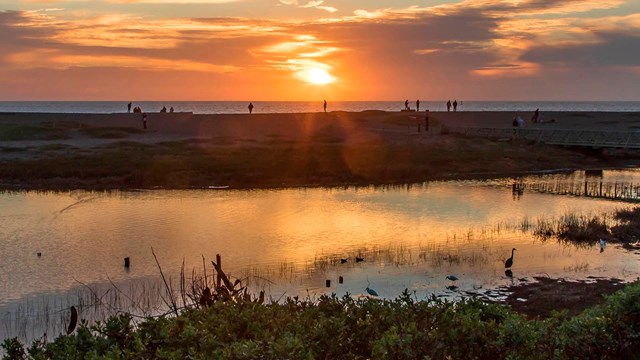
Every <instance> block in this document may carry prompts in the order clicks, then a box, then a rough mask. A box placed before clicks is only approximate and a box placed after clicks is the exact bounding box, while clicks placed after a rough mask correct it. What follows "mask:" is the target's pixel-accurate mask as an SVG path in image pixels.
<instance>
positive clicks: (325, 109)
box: [324, 100, 327, 112]
mask: <svg viewBox="0 0 640 360" xmlns="http://www.w3.org/2000/svg"><path fill="white" fill-rule="evenodd" d="M324 112H327V100H325V101H324Z"/></svg>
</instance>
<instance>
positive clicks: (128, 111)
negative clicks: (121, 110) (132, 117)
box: [127, 103, 131, 113]
mask: <svg viewBox="0 0 640 360" xmlns="http://www.w3.org/2000/svg"><path fill="white" fill-rule="evenodd" d="M130 112H131V103H128V104H127V113H130Z"/></svg>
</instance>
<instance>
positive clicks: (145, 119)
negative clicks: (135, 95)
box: [142, 113, 147, 130]
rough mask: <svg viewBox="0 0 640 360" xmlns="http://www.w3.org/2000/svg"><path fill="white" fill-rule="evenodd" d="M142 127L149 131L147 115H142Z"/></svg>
mask: <svg viewBox="0 0 640 360" xmlns="http://www.w3.org/2000/svg"><path fill="white" fill-rule="evenodd" d="M142 127H143V128H144V129H145V130H147V113H142Z"/></svg>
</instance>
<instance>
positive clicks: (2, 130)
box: [0, 125, 71, 141]
mask: <svg viewBox="0 0 640 360" xmlns="http://www.w3.org/2000/svg"><path fill="white" fill-rule="evenodd" d="M70 137H71V135H70V133H69V128H65V127H51V126H32V125H0V141H25V140H60V139H68V138H70Z"/></svg>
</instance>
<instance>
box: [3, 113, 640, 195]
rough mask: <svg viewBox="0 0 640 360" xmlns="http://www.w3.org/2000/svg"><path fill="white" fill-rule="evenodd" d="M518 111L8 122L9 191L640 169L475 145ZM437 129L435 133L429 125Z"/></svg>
mask: <svg viewBox="0 0 640 360" xmlns="http://www.w3.org/2000/svg"><path fill="white" fill-rule="evenodd" d="M518 115H520V116H521V117H522V118H523V119H524V120H525V121H527V123H526V125H525V127H526V128H544V129H570V130H582V129H590V130H603V131H622V132H628V131H638V129H640V113H605V112H548V113H547V112H542V119H543V120H544V122H543V123H533V122H531V121H530V118H531V116H532V115H533V112H528V113H524V112H522V113H520V114H518ZM514 116H516V114H515V113H512V112H450V113H447V112H430V113H429V115H428V118H429V120H428V124H427V114H426V113H425V112H420V113H416V112H383V111H364V112H357V113H349V112H330V113H299V114H252V115H249V114H242V115H240V114H233V115H199V114H191V113H147V129H146V130H145V129H143V123H142V115H141V114H36V113H0V187H1V188H4V189H15V188H18V189H122V188H175V189H179V188H203V187H209V186H229V187H230V188H265V187H266V188H279V187H290V186H344V185H370V184H374V185H375V184H398V183H411V182H420V181H427V180H437V179H458V178H486V177H497V176H505V175H520V174H527V173H532V172H538V171H558V170H575V169H591V168H613V167H623V166H636V165H637V164H638V163H639V162H640V152H638V151H632V150H619V149H600V150H592V149H587V148H583V149H581V148H565V147H559V146H551V145H545V144H541V143H536V142H533V141H525V140H518V139H509V138H506V139H486V138H468V137H463V136H460V135H456V134H454V133H451V132H449V129H451V128H454V127H493V128H511V126H512V120H513V118H514ZM426 125H428V129H425V126H426Z"/></svg>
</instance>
